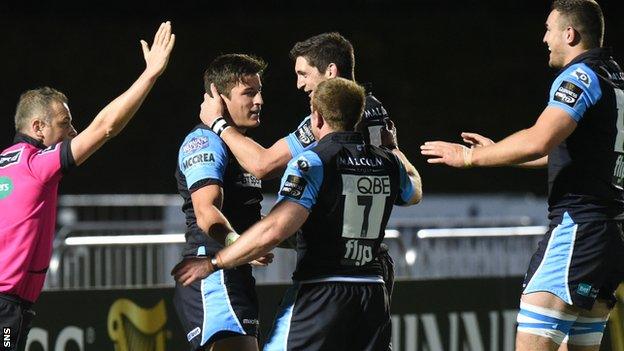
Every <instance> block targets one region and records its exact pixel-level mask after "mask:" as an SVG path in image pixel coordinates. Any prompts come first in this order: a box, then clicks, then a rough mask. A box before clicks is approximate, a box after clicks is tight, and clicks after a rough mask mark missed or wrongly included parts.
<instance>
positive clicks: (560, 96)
mask: <svg viewBox="0 0 624 351" xmlns="http://www.w3.org/2000/svg"><path fill="white" fill-rule="evenodd" d="M581 94H583V89H581V88H580V87H579V86H578V85H576V84H574V83H572V82H567V81H563V82H561V84H560V85H559V88H557V91H556V92H555V97H554V100H555V101H559V102H562V103H564V104H566V105H568V106H570V107H574V105H576V102H577V101H578V100H579V98H580V96H581Z"/></svg>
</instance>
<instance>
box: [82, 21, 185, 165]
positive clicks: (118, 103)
mask: <svg viewBox="0 0 624 351" xmlns="http://www.w3.org/2000/svg"><path fill="white" fill-rule="evenodd" d="M174 43H175V34H173V33H171V23H170V22H168V21H167V22H164V23H161V25H160V28H158V31H157V32H156V35H155V36H154V42H153V43H152V46H151V47H149V46H148V44H147V43H146V42H145V41H143V40H141V47H142V48H143V56H144V57H145V70H144V71H143V73H141V75H140V76H139V78H138V79H137V80H136V81H135V82H134V84H132V86H130V88H129V89H128V90H126V91H125V92H124V93H123V94H121V95H120V96H119V97H117V98H116V99H115V100H113V101H112V102H111V103H109V104H108V105H107V106H106V107H104V108H103V109H102V111H100V113H98V115H97V116H96V117H95V119H94V120H93V122H91V124H90V125H89V126H88V127H87V128H86V129H85V130H84V131H82V132H81V133H80V134H78V135H77V136H76V137H75V138H74V139H73V140H72V141H71V152H72V155H73V157H74V160H75V162H76V165H80V164H81V163H83V162H84V161H86V160H87V158H89V156H91V155H92V154H93V153H94V152H95V151H96V150H97V149H99V148H100V147H101V146H102V145H104V143H105V142H106V141H107V140H109V139H110V138H112V137H114V136H116V135H117V134H119V132H121V130H122V129H123V128H124V127H125V126H126V124H128V122H129V121H130V119H132V117H133V116H134V114H135V113H136V111H137V110H138V109H139V107H140V106H141V104H142V103H143V100H145V97H146V96H147V94H148V93H149V92H150V90H151V89H152V87H153V86H154V83H155V82H156V79H157V78H158V77H159V76H160V75H161V74H162V73H163V72H164V70H165V68H166V67H167V63H168V62H169V57H170V55H171V51H172V49H173V45H174Z"/></svg>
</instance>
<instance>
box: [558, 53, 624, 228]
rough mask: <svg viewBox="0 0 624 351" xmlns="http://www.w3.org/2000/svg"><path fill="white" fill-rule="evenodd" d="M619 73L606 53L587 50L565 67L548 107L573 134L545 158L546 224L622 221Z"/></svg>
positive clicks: (623, 118)
mask: <svg viewBox="0 0 624 351" xmlns="http://www.w3.org/2000/svg"><path fill="white" fill-rule="evenodd" d="M623 89H624V73H623V72H622V70H621V69H620V67H619V66H618V64H617V63H616V62H615V61H614V60H613V58H612V57H611V53H610V51H609V50H608V49H604V48H597V49H592V50H589V51H587V52H585V53H583V54H581V55H579V56H578V57H576V58H575V59H574V60H573V61H572V62H570V64H568V65H567V66H566V67H564V68H563V69H562V70H561V72H560V73H559V75H558V77H557V78H556V79H555V81H554V82H553V84H552V88H551V90H550V97H549V102H548V106H551V107H557V108H560V109H563V110H564V111H566V112H567V113H568V114H569V115H570V116H571V117H572V118H573V119H574V120H575V121H576V122H577V126H576V129H575V130H574V132H573V133H572V134H571V135H570V136H569V137H568V138H566V140H564V141H563V142H562V143H561V144H559V145H558V146H557V147H555V149H554V150H552V151H551V152H550V154H549V155H548V181H549V182H548V183H549V206H550V214H549V218H550V219H551V221H553V222H556V223H560V221H561V218H562V216H563V214H564V213H565V212H568V213H569V214H570V216H571V217H572V218H573V219H574V221H575V222H576V223H580V222H583V221H593V220H607V219H623V218H624V188H623V187H624V90H623Z"/></svg>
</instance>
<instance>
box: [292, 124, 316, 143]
mask: <svg viewBox="0 0 624 351" xmlns="http://www.w3.org/2000/svg"><path fill="white" fill-rule="evenodd" d="M295 136H296V137H297V139H299V142H300V143H301V146H303V147H307V146H309V145H310V144H312V143H313V142H315V141H316V139H315V138H314V134H312V120H311V119H309V118H308V119H307V120H306V121H305V122H304V123H303V124H302V125H301V126H300V127H299V128H298V129H297V130H296V131H295Z"/></svg>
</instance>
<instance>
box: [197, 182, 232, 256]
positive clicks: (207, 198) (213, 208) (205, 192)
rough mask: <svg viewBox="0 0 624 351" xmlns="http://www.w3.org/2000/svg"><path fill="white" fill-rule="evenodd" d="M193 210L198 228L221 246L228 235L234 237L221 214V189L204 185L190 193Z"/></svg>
mask: <svg viewBox="0 0 624 351" xmlns="http://www.w3.org/2000/svg"><path fill="white" fill-rule="evenodd" d="M191 201H192V202H193V210H194V211H195V216H196V217H197V225H198V226H199V228H200V229H201V230H202V231H203V232H204V233H206V234H208V235H209V236H210V237H211V238H213V239H214V240H216V241H217V242H219V243H220V244H222V245H225V244H226V237H227V235H228V234H230V233H232V235H236V233H235V231H234V229H232V226H231V225H230V222H228V220H227V218H225V216H224V215H223V213H221V206H222V205H223V189H222V188H221V186H220V185H218V184H210V185H206V186H204V187H202V188H199V189H197V190H195V191H193V192H192V193H191Z"/></svg>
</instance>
